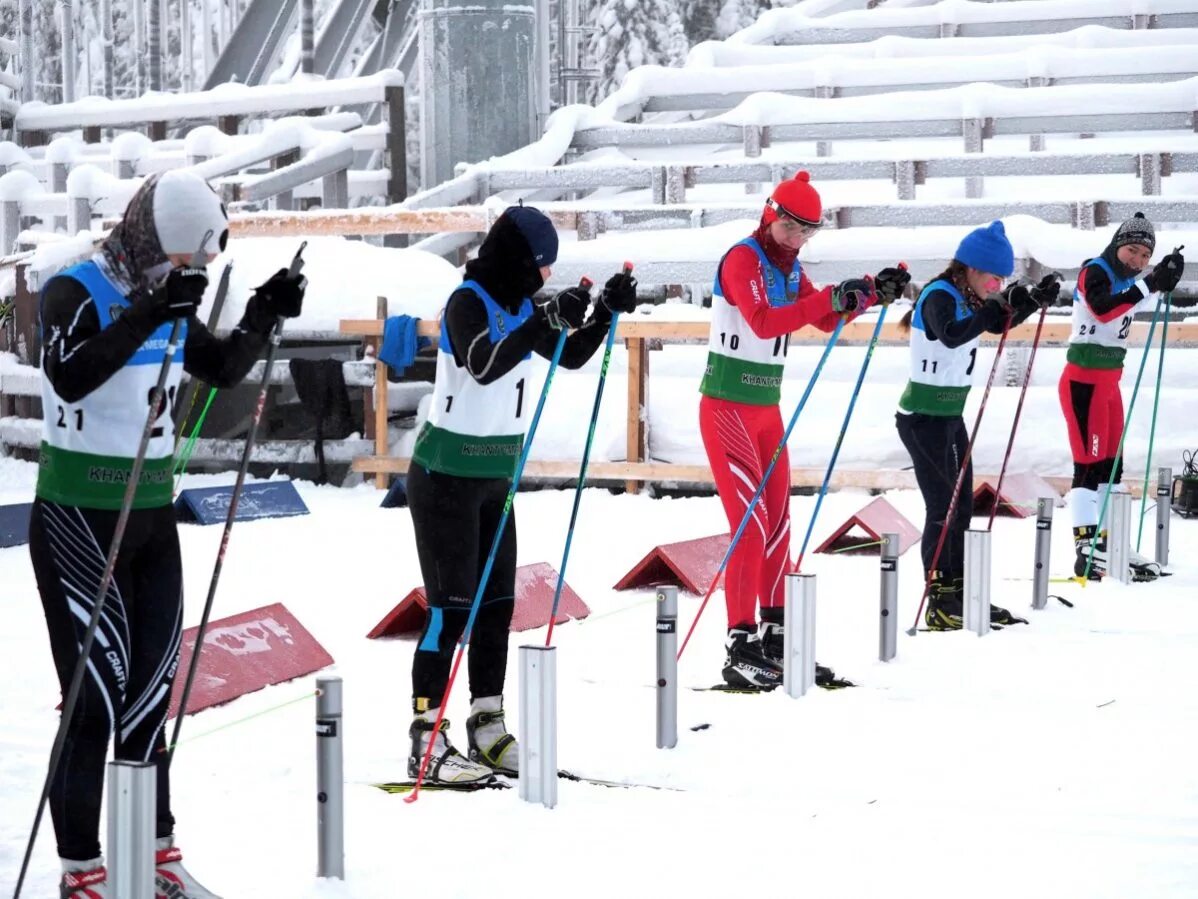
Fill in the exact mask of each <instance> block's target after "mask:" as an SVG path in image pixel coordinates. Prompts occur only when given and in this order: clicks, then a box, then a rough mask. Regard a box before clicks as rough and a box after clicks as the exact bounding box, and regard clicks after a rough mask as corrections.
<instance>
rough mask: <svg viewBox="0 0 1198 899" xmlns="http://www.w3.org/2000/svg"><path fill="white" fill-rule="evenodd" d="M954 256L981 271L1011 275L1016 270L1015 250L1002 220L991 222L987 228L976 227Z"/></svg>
mask: <svg viewBox="0 0 1198 899" xmlns="http://www.w3.org/2000/svg"><path fill="white" fill-rule="evenodd" d="M953 258H954V259H956V260H957V261H958V262H963V263H965V264H966V265H968V266H969V267H970V268H976V269H977V270H978V271H980V272H987V273H989V274H991V275H998V276H999V277H1001V278H1009V277H1011V273H1012V272H1014V271H1015V251H1014V250H1013V249H1012V248H1011V242H1010V241H1009V240H1007V232H1006V231H1005V230H1004V229H1003V226H1002V222H991V223H990V224H989V225H987V226H986V227H985V228H975V229H974V230H972V231H970V232H969V233H968V234H966V235H965V239H964V240H962V241H961V244H960V246H958V247H957V252H956V253H954V254H953Z"/></svg>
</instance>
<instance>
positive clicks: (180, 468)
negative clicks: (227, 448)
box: [174, 387, 216, 492]
mask: <svg viewBox="0 0 1198 899" xmlns="http://www.w3.org/2000/svg"><path fill="white" fill-rule="evenodd" d="M194 398H195V396H194V395H193V401H194ZM214 399H216V388H215V387H210V388H209V389H208V398H207V399H206V400H204V408H202V409H201V410H200V416H199V418H197V419H196V423H195V427H194V428H192V431H191V435H190V436H189V437H188V438H187V440H186V441H185V442H184V444H183V447H182V449H181V451H180V452H179V455H178V456H177V457H176V458H175V470H174V474H175V476H176V477H178V478H181V477H183V473H184V472H186V471H187V463H189V462H190V461H191V455H192V453H194V452H195V446H196V440H197V439H198V438H199V436H200V428H202V427H203V426H204V419H205V418H207V417H208V410H209V409H211V408H212V401H213V400H214ZM178 489H179V485H178V484H177V483H176V484H175V491H176V492H178Z"/></svg>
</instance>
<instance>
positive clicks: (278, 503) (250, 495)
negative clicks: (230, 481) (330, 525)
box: [175, 481, 308, 524]
mask: <svg viewBox="0 0 1198 899" xmlns="http://www.w3.org/2000/svg"><path fill="white" fill-rule="evenodd" d="M232 498H233V487H232V485H229V486H227V487H198V488H193V489H191V490H184V491H183V492H182V493H180V494H179V498H178V499H176V500H175V517H176V518H177V519H178V520H179V521H194V522H196V523H197V524H223V523H224V522H225V520H226V519H227V518H228V517H229V503H230V501H231V500H232ZM307 514H308V507H307V506H305V505H304V501H303V500H302V499H301V498H300V495H299V494H298V493H296V491H295V486H294V485H293V484H292V483H291V482H290V481H267V482H265V483H261V484H245V485H244V486H242V488H241V499H240V500H239V501H238V503H237V518H236V520H237V521H253V520H254V519H256V518H289V517H291V516H293V515H307Z"/></svg>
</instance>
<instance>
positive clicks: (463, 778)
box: [408, 709, 494, 784]
mask: <svg viewBox="0 0 1198 899" xmlns="http://www.w3.org/2000/svg"><path fill="white" fill-rule="evenodd" d="M425 715H427V716H428V717H418V718H416V719H415V720H413V721H412V726H411V727H410V728H408V736H409V737H411V738H412V748H411V751H410V753H409V755H408V777H411V778H413V779H414V778H416V777H418V776H419V775H420V762H421V760H422V759H423V758H424V754H425V753H426V752H427V751H428V744H429V740H435V743H434V745H433V754H432V758H430V759H429V766H428V773H427V775H426V776H425V781H426V782H428V783H441V784H472V783H479V782H482V781H486V780H491V779H492V778H493V777H494V772H493V771H492V770H491V769H490V768H488V767H486V766H485V765H480V764H478V763H476V762H472V761H470V760H469V759H468V758H466V757H465V756H464V755H462V754H461V753H460V752H458V751H457V749H455V748H454V746H453V744H452V743H450V742H449V721H448V720H442V721H441V727H440V728H439V729H438V730H437V732H436V734H434V733H433V722H435V721H436V720H437V709H431V710H429V711H428V712H426V713H425Z"/></svg>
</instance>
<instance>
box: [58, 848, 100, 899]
mask: <svg viewBox="0 0 1198 899" xmlns="http://www.w3.org/2000/svg"><path fill="white" fill-rule="evenodd" d="M58 895H59V899H108V897H110V896H111V895H112V894H111V893H110V892H109V891H108V869H107V868H105V867H104V858H103V856H101V857H100V858H93V859H92V860H91V861H86V862H76V861H71V860H69V859H65V858H64V859H62V880H61V881H59V884H58Z"/></svg>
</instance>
